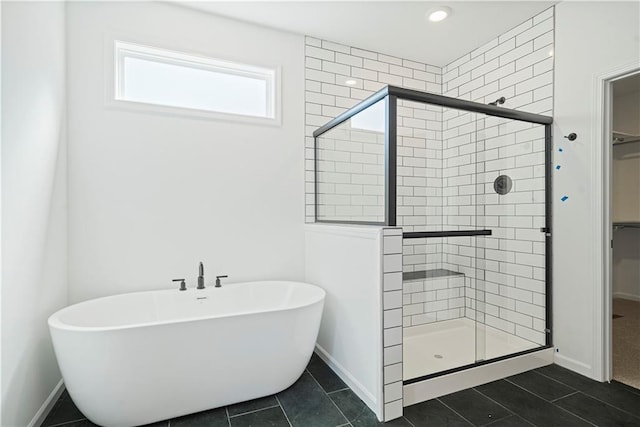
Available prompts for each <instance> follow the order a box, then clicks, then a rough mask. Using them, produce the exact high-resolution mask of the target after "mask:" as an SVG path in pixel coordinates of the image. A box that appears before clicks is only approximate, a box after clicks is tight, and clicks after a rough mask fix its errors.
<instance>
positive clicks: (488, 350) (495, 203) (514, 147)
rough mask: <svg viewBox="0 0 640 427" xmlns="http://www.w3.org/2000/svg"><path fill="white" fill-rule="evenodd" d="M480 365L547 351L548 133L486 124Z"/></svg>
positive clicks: (481, 177) (513, 124)
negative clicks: (485, 231)
mask: <svg viewBox="0 0 640 427" xmlns="http://www.w3.org/2000/svg"><path fill="white" fill-rule="evenodd" d="M478 160H479V161H478V170H479V173H478V193H477V199H478V213H479V215H478V225H479V226H480V227H485V228H488V229H491V230H492V235H491V236H483V237H478V238H477V244H478V256H477V265H478V269H477V274H478V281H477V289H476V304H477V305H476V313H475V315H476V319H477V327H476V332H477V345H476V352H477V358H478V360H485V359H486V360H489V359H494V358H497V357H501V356H506V355H509V354H513V353H517V352H520V351H525V350H529V349H533V348H536V347H539V346H543V345H545V338H546V334H545V327H546V325H545V301H546V299H545V234H544V233H542V232H541V231H540V228H542V227H545V127H544V126H543V125H537V124H532V123H526V122H521V121H516V120H510V119H502V118H497V117H489V116H485V117H482V118H481V119H480V120H479V121H478Z"/></svg>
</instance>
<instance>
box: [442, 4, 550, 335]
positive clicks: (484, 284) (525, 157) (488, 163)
mask: <svg viewBox="0 0 640 427" xmlns="http://www.w3.org/2000/svg"><path fill="white" fill-rule="evenodd" d="M553 28H554V25H553V9H548V10H546V11H545V12H542V13H540V14H539V15H537V16H535V17H533V18H531V19H529V20H527V21H526V22H524V23H522V24H521V25H519V26H517V27H516V28H514V29H512V30H511V31H508V32H507V33H505V34H503V35H502V36H500V37H499V38H497V39H495V40H492V41H491V42H489V43H487V44H485V45H484V46H482V47H480V48H478V49H476V50H474V51H473V52H470V53H469V54H467V55H465V56H463V57H462V58H459V59H457V60H456V61H453V62H452V63H451V64H449V65H447V66H446V67H445V68H444V69H443V93H444V95H446V96H452V97H456V98H462V99H468V100H471V101H476V102H481V103H488V102H491V101H494V100H496V99H497V98H499V97H501V96H504V97H505V98H507V101H506V102H505V104H504V106H505V107H507V108H514V109H518V110H521V111H527V112H532V113H538V114H544V115H549V116H551V115H552V114H553V112H552V108H553V98H552V95H553V56H552V55H553ZM544 137H545V134H544V126H542V125H532V124H529V123H525V122H518V121H514V120H507V119H501V118H496V117H486V118H484V117H483V116H482V115H478V114H471V113H459V112H457V111H455V110H450V109H445V111H443V144H444V147H443V148H444V149H443V179H444V190H443V191H444V193H443V197H444V205H445V206H448V208H447V214H446V215H445V221H446V222H445V224H446V228H447V229H455V227H457V226H460V225H465V226H467V225H477V226H478V227H479V228H489V229H492V230H493V235H492V236H491V237H476V238H471V237H470V238H467V239H466V242H460V241H459V240H458V242H455V243H454V242H449V243H448V244H446V245H444V248H443V249H444V250H443V252H444V261H445V262H444V264H443V266H444V268H447V269H450V270H454V271H460V272H463V273H465V276H466V285H467V290H468V292H467V296H468V297H467V299H466V310H465V311H466V316H467V317H470V318H472V319H477V320H479V321H481V322H485V323H486V324H487V325H489V326H492V327H495V328H498V329H501V330H504V331H507V332H509V333H512V334H515V335H518V336H520V337H522V338H525V339H528V340H531V341H534V342H536V343H538V344H544V342H545V334H544V329H545V323H544V319H545V309H544V305H545V297H544V295H545V294H544V292H545V286H544V284H545V282H544V279H545V277H544V272H545V270H544V267H545V264H544V261H545V260H544V234H543V233H541V232H540V228H541V227H544V225H545V224H544V220H545V217H544V214H545V210H544V208H545V204H544V202H545V200H544V188H545V170H544V165H545V156H544V154H545V138H544ZM476 139H477V142H476ZM474 147H475V148H474ZM474 168H475V169H476V172H477V173H474V172H473V169H474ZM499 175H508V176H510V177H511V178H512V179H513V190H512V191H511V192H510V193H509V194H506V195H498V194H497V193H496V192H495V191H494V189H493V181H494V179H495V178H497V177H498V176H499ZM474 214H475V215H474ZM476 279H477V280H476Z"/></svg>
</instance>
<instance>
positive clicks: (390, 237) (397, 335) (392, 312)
mask: <svg viewBox="0 0 640 427" xmlns="http://www.w3.org/2000/svg"><path fill="white" fill-rule="evenodd" d="M382 252H383V255H382V265H383V268H382V272H383V275H384V277H383V282H382V286H383V289H384V291H383V293H382V294H383V295H382V305H383V309H384V312H383V316H382V318H383V338H382V343H383V346H384V350H383V366H384V367H383V382H384V391H383V395H384V421H389V420H392V419H395V418H399V417H401V416H402V406H403V405H402V260H401V258H402V229H401V228H399V227H398V228H385V229H383V230H382Z"/></svg>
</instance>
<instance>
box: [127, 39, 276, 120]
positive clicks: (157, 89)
mask: <svg viewBox="0 0 640 427" xmlns="http://www.w3.org/2000/svg"><path fill="white" fill-rule="evenodd" d="M114 45H115V76H114V77H115V78H114V85H115V100H116V101H128V102H135V103H138V104H147V105H154V106H161V107H166V108H164V109H163V111H167V110H169V111H170V110H175V109H187V110H186V111H189V110H192V111H200V112H210V113H222V114H226V115H235V116H248V117H254V118H262V119H272V120H274V119H276V105H277V103H276V70H274V69H268V68H263V67H257V66H252V65H245V64H239V63H235V62H228V61H222V60H219V59H214V58H208V57H203V56H195V55H191V54H186V53H181V52H175V51H170V50H165V49H159V48H154V47H148V46H142V45H138V44H132V43H126V42H122V41H118V40H116V41H115V42H114ZM174 112H179V111H174ZM184 112H185V110H183V111H182V113H184Z"/></svg>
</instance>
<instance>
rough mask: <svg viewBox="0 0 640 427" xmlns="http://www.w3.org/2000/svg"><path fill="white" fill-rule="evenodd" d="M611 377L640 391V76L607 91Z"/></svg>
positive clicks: (613, 84)
mask: <svg viewBox="0 0 640 427" xmlns="http://www.w3.org/2000/svg"><path fill="white" fill-rule="evenodd" d="M609 101H610V102H609V131H608V134H609V135H608V136H609V137H608V138H605V141H606V143H607V144H608V146H607V149H606V150H605V152H607V153H608V156H607V158H608V160H607V165H608V168H606V170H608V173H607V179H608V183H609V185H608V186H606V187H605V188H608V189H609V192H608V195H607V199H608V207H609V208H608V211H609V221H608V222H609V224H608V225H609V227H608V229H609V233H610V251H609V256H608V274H607V276H608V279H609V280H608V281H609V285H608V292H607V294H608V301H607V302H608V304H609V307H610V310H609V313H610V318H609V319H608V320H609V325H610V326H609V328H608V329H609V336H610V338H609V343H610V351H609V358H608V359H609V378H610V379H613V380H616V381H619V382H621V383H624V384H627V385H629V386H631V387H634V388H638V389H640V190H639V189H640V72H638V71H636V72H634V73H631V74H627V75H625V76H622V77H621V78H618V79H615V80H613V81H611V83H610V90H609Z"/></svg>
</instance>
